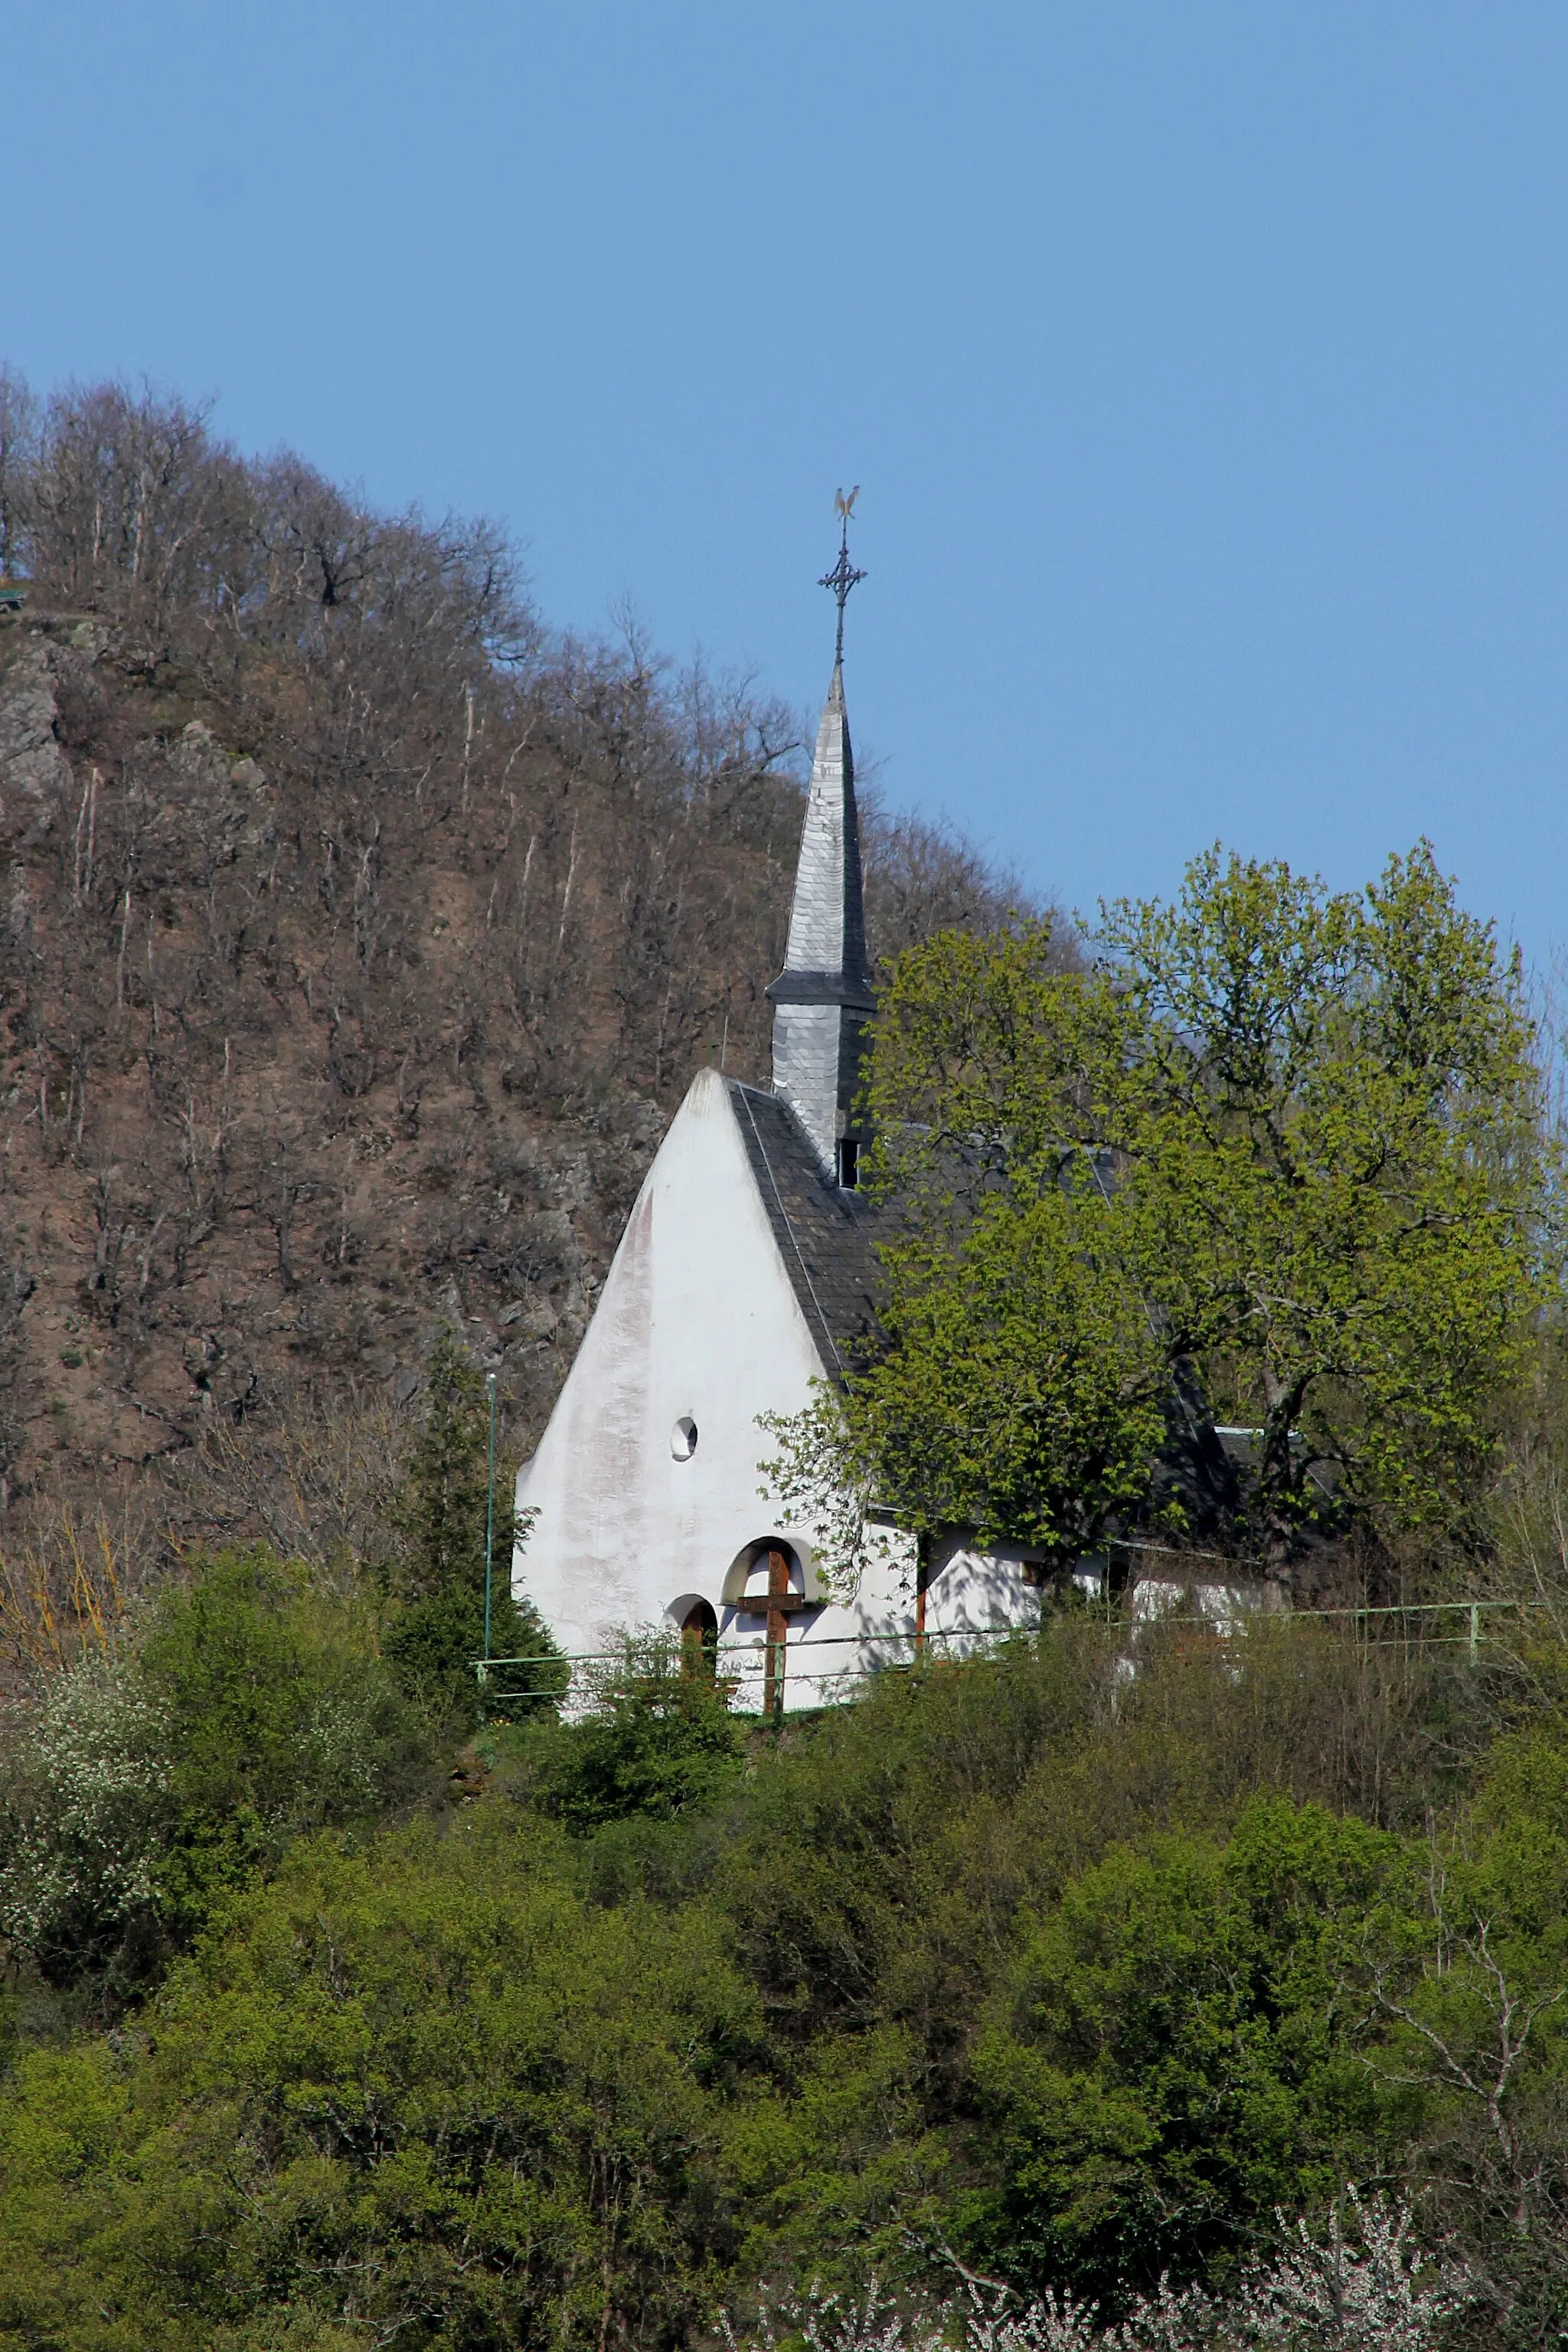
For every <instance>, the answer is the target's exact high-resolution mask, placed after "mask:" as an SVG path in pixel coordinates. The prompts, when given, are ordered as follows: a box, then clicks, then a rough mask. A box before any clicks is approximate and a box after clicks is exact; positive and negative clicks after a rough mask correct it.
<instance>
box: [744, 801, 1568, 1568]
mask: <svg viewBox="0 0 1568 2352" xmlns="http://www.w3.org/2000/svg"><path fill="white" fill-rule="evenodd" d="M1099 950H1100V956H1099V961H1098V962H1097V963H1096V965H1095V967H1094V968H1093V969H1092V970H1091V971H1089V972H1088V973H1086V974H1083V975H1081V976H1079V975H1075V974H1070V973H1068V974H1064V973H1061V972H1059V971H1054V970H1053V969H1052V960H1051V955H1050V945H1049V935H1048V931H1047V929H1045V927H1043V926H1039V925H1023V926H1019V927H1018V928H1016V929H1015V930H1013V931H1010V932H1005V933H1001V934H997V935H994V936H992V937H989V938H975V937H973V936H969V937H965V936H963V935H960V934H956V933H950V934H945V935H943V936H942V937H940V938H938V939H936V940H931V941H930V942H929V943H928V944H927V945H925V946H924V947H921V948H917V949H915V950H911V951H910V953H909V954H908V955H906V956H905V957H904V958H902V959H901V960H900V963H899V965H898V966H897V967H896V969H895V971H894V974H893V978H892V982H891V985H890V987H889V990H888V992H887V993H886V995H885V997H884V999H883V1003H882V1008H881V1013H880V1015H879V1023H878V1027H877V1034H876V1038H875V1044H874V1049H873V1054H872V1059H871V1068H870V1078H869V1097H870V1108H871V1112H872V1116H873V1118H874V1120H875V1122H876V1126H877V1130H878V1134H879V1143H878V1146H877V1149H876V1151H875V1153H874V1154H873V1155H872V1160H871V1165H870V1171H869V1173H870V1181H871V1183H872V1185H873V1187H874V1189H875V1190H876V1192H878V1193H879V1195H880V1197H881V1198H882V1199H883V1201H884V1202H886V1203H887V1204H888V1206H889V1210H893V1211H896V1212H897V1221H896V1224H895V1229H894V1232H893V1234H892V1237H891V1238H890V1239H889V1240H887V1241H886V1242H884V1244H882V1246H881V1250H880V1255H881V1259H882V1264H883V1268H884V1274H885V1290H886V1301H885V1316H884V1323H885V1340H886V1345H885V1348H884V1349H882V1351H881V1352H880V1353H879V1355H878V1356H877V1357H876V1359H875V1360H872V1361H869V1362H868V1363H865V1364H863V1365H862V1366H860V1367H859V1368H858V1370H856V1372H855V1373H854V1374H853V1376H852V1377H851V1378H850V1380H849V1381H847V1384H846V1385H845V1387H844V1388H843V1390H842V1391H834V1392H828V1391H823V1392H822V1393H821V1394H820V1395H819V1397H818V1400H817V1402H816V1404H815V1405H814V1406H813V1407H812V1408H811V1409H810V1411H809V1412H808V1413H807V1415H806V1416H805V1417H804V1418H803V1419H801V1420H798V1421H796V1422H795V1423H793V1424H784V1428H783V1441H784V1442H783V1444H782V1446H781V1455H780V1462H779V1465H777V1475H778V1476H779V1478H780V1481H781V1483H782V1485H783V1486H784V1489H785V1491H786V1492H787V1493H788V1494H789V1495H790V1496H791V1498H792V1499H796V1500H804V1501H806V1502H808V1503H809V1504H811V1505H813V1506H814V1507H817V1508H818V1509H819V1511H821V1512H823V1513H826V1514H829V1515H831V1512H832V1510H833V1508H834V1502H833V1497H834V1495H835V1493H836V1492H837V1494H839V1495H842V1494H843V1493H845V1492H846V1491H847V1492H848V1493H850V1494H851V1496H853V1497H854V1499H855V1504H856V1510H855V1512H853V1513H852V1514H850V1515H849V1516H850V1517H854V1518H857V1519H858V1516H859V1513H860V1510H861V1509H862V1508H863V1506H864V1504H865V1503H866V1502H867V1501H875V1502H877V1503H879V1504H880V1505H882V1506H883V1507H885V1508H886V1509H888V1510H889V1511H890V1512H891V1514H892V1515H893V1517H895V1518H896V1519H897V1520H898V1522H899V1523H900V1525H902V1526H904V1527H907V1528H911V1529H913V1530H915V1531H916V1532H917V1533H925V1532H932V1531H935V1530H937V1529H939V1528H943V1527H952V1526H957V1527H966V1528H974V1529H975V1530H976V1531H977V1532H978V1533H979V1535H980V1537H981V1538H982V1539H986V1540H990V1539H996V1538H1021V1539H1025V1540H1027V1541H1029V1542H1032V1543H1036V1544H1039V1545H1041V1546H1042V1547H1043V1548H1045V1549H1047V1550H1055V1551H1057V1552H1058V1553H1059V1554H1062V1555H1070V1554H1072V1553H1074V1552H1079V1551H1083V1550H1085V1549H1090V1548H1091V1547H1092V1545H1093V1544H1094V1542H1095V1541H1096V1540H1097V1539H1099V1538H1100V1536H1101V1535H1102V1533H1103V1531H1104V1529H1105V1528H1106V1527H1107V1526H1108V1525H1109V1524H1110V1523H1111V1522H1113V1521H1114V1520H1115V1519H1117V1518H1118V1517H1121V1515H1123V1514H1125V1513H1126V1512H1127V1511H1128V1510H1129V1509H1130V1508H1131V1507H1135V1506H1139V1505H1143V1506H1145V1507H1147V1506H1148V1505H1149V1504H1150V1502H1151V1498H1152V1466H1153V1460H1154V1456H1155V1454H1156V1451H1157V1448H1158V1445H1159V1443H1160V1439H1161V1436H1162V1433H1163V1429H1164V1426H1165V1416H1166V1415H1167V1413H1168V1412H1169V1411H1170V1409H1171V1404H1172V1400H1173V1393H1174V1391H1173V1382H1174V1381H1175V1379H1176V1376H1177V1374H1178V1372H1179V1370H1180V1368H1183V1367H1186V1366H1194V1367H1195V1368H1196V1370H1197V1372H1198V1374H1199V1375H1200V1377H1201V1380H1202V1382H1203V1384H1204V1386H1205V1389H1206V1391H1207V1393H1208V1395H1209V1397H1210V1399H1211V1400H1212V1401H1213V1402H1215V1404H1216V1405H1217V1406H1218V1407H1219V1408H1220V1411H1221V1414H1222V1417H1223V1418H1226V1419H1227V1420H1232V1421H1238V1422H1242V1423H1246V1424H1247V1425H1248V1426H1253V1427H1256V1428H1257V1429H1258V1431H1259V1433H1260V1435H1259V1439H1258V1451H1257V1462H1256V1466H1255V1470H1254V1473H1253V1477H1252V1488H1251V1494H1250V1498H1249V1500H1250V1508H1251V1512H1252V1516H1253V1520H1254V1525H1255V1531H1256V1534H1257V1537H1258V1539H1259V1540H1260V1541H1261V1542H1262V1544H1263V1545H1264V1547H1265V1548H1266V1551H1267V1555H1268V1559H1269V1560H1270V1561H1271V1563H1272V1564H1273V1565H1274V1566H1276V1567H1277V1568H1281V1569H1282V1568H1283V1567H1285V1566H1286V1565H1287V1564H1288V1562H1289V1559H1290V1557H1291V1555H1292V1552H1293V1550H1294V1549H1295V1547H1296V1546H1297V1544H1298V1543H1299V1541H1300V1537H1301V1534H1302V1532H1303V1530H1305V1529H1307V1528H1311V1527H1312V1526H1313V1525H1315V1524H1321V1523H1322V1522H1323V1521H1324V1520H1325V1518H1327V1519H1329V1520H1332V1519H1333V1517H1335V1515H1336V1514H1343V1513H1344V1512H1346V1511H1350V1510H1354V1509H1360V1510H1363V1511H1364V1512H1367V1513H1369V1514H1372V1515H1373V1516H1374V1517H1376V1518H1377V1519H1378V1520H1379V1521H1380V1523H1382V1524H1384V1525H1386V1526H1413V1525H1422V1524H1426V1523H1430V1522H1432V1521H1434V1520H1437V1519H1443V1518H1447V1519H1449V1520H1451V1519H1452V1518H1453V1516H1454V1514H1455V1513H1456V1511H1458V1510H1461V1509H1462V1508H1463V1507H1464V1505H1465V1503H1466V1501H1467V1500H1468V1498H1471V1497H1473V1496H1474V1495H1475V1493H1476V1491H1477V1488H1478V1485H1479V1480H1480V1478H1481V1475H1482V1474H1483V1473H1484V1471H1485V1469H1486V1467H1487V1465H1489V1462H1490V1460H1491V1459H1492V1454H1493V1449H1494V1444H1495V1440H1496V1434H1497V1430H1498V1426H1499V1418H1500V1403H1501V1399H1502V1397H1503V1396H1504V1394H1505V1392H1506V1391H1507V1390H1508V1388H1509V1386H1510V1382H1512V1381H1514V1380H1515V1378H1516V1377H1517V1375H1518V1373H1519V1371H1520V1370H1521V1365H1522V1363H1523V1361H1524V1358H1525V1353H1526V1350H1527V1349H1528V1347H1529V1344H1530V1337H1531V1318H1532V1317H1533V1315H1534V1313H1535V1311H1536V1310H1537V1309H1538V1308H1539V1307H1540V1306H1541V1305H1542V1302H1543V1301H1544V1300H1545V1299H1546V1298H1548V1297H1551V1296H1552V1295H1553V1285H1554V1282H1555V1277H1556V1259H1557V1251H1558V1229H1557V1218H1556V1173H1557V1171H1556V1165H1555V1161H1554V1159H1553V1156H1552V1152H1551V1150H1549V1148H1548V1146H1547V1144H1546V1142H1545V1141H1544V1139H1543V1135H1542V1121H1541V1117H1540V1109H1541V1090H1540V1079H1539V1074H1538V1071H1537V1068H1536V1065H1535V1061H1534V1058H1533V1036H1532V1032H1531V1024H1530V1022H1529V1020H1528V1018H1527V1015H1526V1013H1525V1010H1524V1007H1523V1004H1522V1002H1521V992H1520V989H1519V985H1518V982H1517V979H1516V976H1515V975H1514V974H1513V973H1512V972H1511V971H1510V970H1509V969H1507V968H1505V966H1504V965H1503V963H1502V962H1501V961H1500V957H1499V954H1498V951H1497V948H1496V943H1495V940H1494V939H1493V937H1492V933H1491V931H1490V929H1489V927H1488V926H1486V925H1483V924H1481V923H1479V922H1477V921H1475V920H1474V919H1472V918H1471V917H1469V916H1468V915H1466V914H1465V913H1464V912H1463V910H1462V909H1461V908H1459V907H1458V905H1457V903H1456V900H1455V897H1454V892H1453V887H1452V885H1451V884H1450V883H1448V882H1447V881H1446V880H1445V879H1444V877H1442V876H1441V875H1440V874H1439V873H1438V872H1437V870H1436V866H1435V865H1434V863H1433V860H1432V856H1431V854H1430V852H1429V850H1428V849H1426V847H1425V846H1424V845H1423V846H1421V847H1419V848H1417V849H1416V850H1415V851H1414V852H1413V853H1412V854H1411V856H1408V857H1406V858H1394V859H1392V860H1391V861H1390V863H1389V865H1388V866H1387V868H1386V870H1385V872H1384V876H1383V877H1382V879H1381V880H1380V881H1379V882H1377V883H1375V884H1373V885H1372V886H1370V887H1368V888H1367V889H1366V890H1364V891H1363V892H1360V893H1342V894H1338V895H1333V894H1330V893H1329V892H1328V891H1326V890H1325V889H1324V888H1323V887H1322V885H1321V883H1318V882H1315V881H1310V880H1306V879H1303V878H1302V877H1299V876H1296V875H1293V874H1291V873H1290V871H1289V868H1287V867H1286V866H1282V865H1274V864H1260V863H1257V862H1254V861H1249V860H1246V859H1242V858H1238V857H1235V856H1232V857H1229V858H1223V857H1222V856H1220V854H1219V853H1218V852H1217V851H1211V852H1209V853H1208V854H1207V855H1205V856H1203V857H1201V858H1199V859H1197V860H1196V861H1195V862H1194V865H1193V866H1191V867H1190V868H1189V870H1188V873H1187V876H1186V879H1185V882H1184V887H1183V889H1182V892H1181V894H1180V896H1179V897H1178V898H1177V899H1176V901H1175V902H1174V903H1173V905H1171V906H1162V905H1160V904H1158V903H1152V902H1131V901H1121V902H1119V903H1118V904H1117V905H1115V906H1113V907H1111V908H1109V909H1107V910H1106V912H1105V914H1104V918H1103V922H1102V928H1101V932H1100V940H1099ZM1167 1507H1169V1508H1170V1509H1171V1510H1172V1512H1173V1516H1175V1517H1178V1518H1179V1507H1177V1506H1174V1505H1170V1506H1167ZM837 1508H838V1517H839V1522H840V1528H841V1531H842V1528H843V1527H844V1525H845V1521H846V1514H845V1511H844V1507H843V1506H842V1504H841V1503H840V1504H839V1505H838V1507H837ZM839 1548H840V1550H841V1551H842V1550H845V1549H847V1545H846V1544H844V1543H842V1542H841V1544H840V1547H839Z"/></svg>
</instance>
